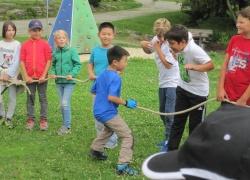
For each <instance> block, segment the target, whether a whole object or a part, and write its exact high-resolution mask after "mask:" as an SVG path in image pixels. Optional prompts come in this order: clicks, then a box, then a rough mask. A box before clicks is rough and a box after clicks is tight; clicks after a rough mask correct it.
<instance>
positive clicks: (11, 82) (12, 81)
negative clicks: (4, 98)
mask: <svg viewBox="0 0 250 180" xmlns="http://www.w3.org/2000/svg"><path fill="white" fill-rule="evenodd" d="M56 78H64V79H67V77H66V76H56ZM49 79H51V78H49V77H48V78H46V79H45V81H48V80H49ZM72 80H74V81H77V82H81V83H86V82H88V81H89V79H85V80H80V79H76V78H72ZM0 81H2V82H8V84H7V85H6V87H5V88H4V89H3V90H2V92H1V94H3V93H4V92H5V91H6V90H7V89H8V88H9V87H10V86H11V85H16V86H23V87H24V88H25V89H26V90H27V92H28V93H29V94H31V92H30V89H29V88H28V86H27V84H26V81H23V80H18V79H8V80H7V81H4V80H3V79H0ZM32 82H39V80H33V81H32Z"/></svg>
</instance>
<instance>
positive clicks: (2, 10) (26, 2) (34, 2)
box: [0, 0, 141, 21]
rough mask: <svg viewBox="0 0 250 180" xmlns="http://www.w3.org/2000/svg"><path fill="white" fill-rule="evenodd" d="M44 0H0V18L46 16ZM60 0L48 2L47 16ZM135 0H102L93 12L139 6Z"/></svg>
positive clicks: (57, 6) (55, 8) (53, 13)
mask: <svg viewBox="0 0 250 180" xmlns="http://www.w3.org/2000/svg"><path fill="white" fill-rule="evenodd" d="M45 2H46V1H45V0H21V1H20V0H12V1H9V0H0V20H2V21H3V20H14V19H31V18H45V17H46V13H47V10H46V3H45ZM60 4H61V0H51V1H50V3H49V11H48V13H49V17H55V16H56V15H57V13H58V10H59V7H60ZM140 6H141V4H140V3H138V2H136V1H135V0H122V1H120V0H119V1H113V0H102V1H101V3H100V6H99V7H97V8H93V11H94V12H107V11H118V10H125V9H132V8H137V7H140Z"/></svg>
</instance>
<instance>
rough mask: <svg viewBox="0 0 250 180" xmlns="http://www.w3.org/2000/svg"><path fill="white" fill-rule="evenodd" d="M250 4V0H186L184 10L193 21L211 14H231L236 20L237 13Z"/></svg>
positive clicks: (183, 5) (221, 15)
mask: <svg viewBox="0 0 250 180" xmlns="http://www.w3.org/2000/svg"><path fill="white" fill-rule="evenodd" d="M249 4H250V0H185V1H184V2H183V4H182V10H183V11H184V12H186V13H188V14H189V15H190V16H191V21H192V22H193V23H196V22H197V21H198V20H201V19H207V18H208V17H211V16H220V17H224V16H229V17H230V18H231V19H232V20H234V21H235V20H236V13H237V11H238V10H240V9H241V8H244V7H246V6H248V5H249Z"/></svg>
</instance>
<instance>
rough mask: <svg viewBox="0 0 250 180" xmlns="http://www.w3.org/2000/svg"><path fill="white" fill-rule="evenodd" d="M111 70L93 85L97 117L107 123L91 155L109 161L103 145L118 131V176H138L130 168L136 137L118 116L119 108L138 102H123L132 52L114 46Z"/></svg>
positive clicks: (109, 59) (133, 105) (95, 114)
mask: <svg viewBox="0 0 250 180" xmlns="http://www.w3.org/2000/svg"><path fill="white" fill-rule="evenodd" d="M107 56H108V62H109V67H108V69H107V70H105V71H104V72H103V73H101V74H100V75H99V76H98V78H97V79H96V81H95V82H94V84H93V87H92V89H91V92H92V93H93V94H95V95H96V97H95V102H94V116H95V118H96V119H97V120H98V121H99V122H101V123H102V124H104V129H103V131H102V132H101V133H100V134H99V135H98V136H97V138H96V139H95V140H94V141H93V142H92V145H91V151H90V156H91V157H92V158H94V159H98V160H106V159H107V156H106V155H105V154H104V152H103V151H104V145H105V143H106V142H107V141H108V139H109V138H110V136H112V134H113V133H114V132H115V133H116V134H117V135H118V137H119V138H121V141H122V143H121V150H120V154H119V160H118V164H117V167H116V172H117V173H118V174H129V175H136V174H137V171H136V170H134V169H133V168H131V167H129V163H130V161H131V160H132V155H133V136H132V132H131V130H130V129H129V127H128V125H127V124H126V122H125V121H124V120H123V119H122V118H121V117H120V116H119V114H118V110H117V108H118V106H119V105H120V104H122V105H125V106H126V107H128V108H131V109H134V108H136V106H137V103H136V101H135V100H133V99H128V100H127V101H124V100H123V99H121V98H120V95H121V83H122V82H121V78H120V76H119V74H118V72H121V71H123V70H124V69H125V67H126V66H127V57H128V56H129V53H128V52H127V51H126V50H125V49H123V48H121V47H119V46H114V47H112V48H110V49H109V50H108V53H107Z"/></svg>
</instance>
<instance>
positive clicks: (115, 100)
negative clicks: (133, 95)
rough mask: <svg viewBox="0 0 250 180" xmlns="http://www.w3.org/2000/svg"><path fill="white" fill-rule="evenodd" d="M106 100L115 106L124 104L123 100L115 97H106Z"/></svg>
mask: <svg viewBox="0 0 250 180" xmlns="http://www.w3.org/2000/svg"><path fill="white" fill-rule="evenodd" d="M108 100H109V101H111V102H113V103H115V104H121V105H125V104H126V101H125V100H123V99H122V98H119V97H116V96H108Z"/></svg>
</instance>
